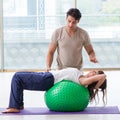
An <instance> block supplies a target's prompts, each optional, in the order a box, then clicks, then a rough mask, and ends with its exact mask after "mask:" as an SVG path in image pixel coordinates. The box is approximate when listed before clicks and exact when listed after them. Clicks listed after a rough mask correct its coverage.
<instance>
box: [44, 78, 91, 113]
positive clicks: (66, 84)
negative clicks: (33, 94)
mask: <svg viewBox="0 0 120 120" xmlns="http://www.w3.org/2000/svg"><path fill="white" fill-rule="evenodd" d="M89 97H90V95H89V91H88V89H87V88H86V87H84V86H82V85H80V84H77V83H75V82H72V81H70V80H62V81H61V82H58V83H56V84H55V85H54V86H53V87H51V88H50V89H49V90H48V91H46V92H45V94H44V98H45V103H46V105H47V107H48V108H49V109H50V110H52V111H64V112H65V111H83V110H84V109H85V108H86V107H87V105H88V103H89Z"/></svg>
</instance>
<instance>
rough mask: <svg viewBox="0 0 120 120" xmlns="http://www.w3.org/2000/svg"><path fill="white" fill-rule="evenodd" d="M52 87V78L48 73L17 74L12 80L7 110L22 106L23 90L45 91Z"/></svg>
mask: <svg viewBox="0 0 120 120" xmlns="http://www.w3.org/2000/svg"><path fill="white" fill-rule="evenodd" d="M53 85H54V77H53V75H52V74H51V73H49V72H45V73H43V72H39V73H37V72H17V73H15V75H14V76H13V78H12V82H11V93H10V101H9V108H16V109H20V107H21V106H23V90H24V89H26V90H38V91H45V90H48V89H49V88H50V87H52V86H53Z"/></svg>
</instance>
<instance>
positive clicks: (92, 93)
mask: <svg viewBox="0 0 120 120" xmlns="http://www.w3.org/2000/svg"><path fill="white" fill-rule="evenodd" d="M98 74H104V72H103V71H98ZM96 84H97V82H94V83H92V84H90V85H88V90H89V93H90V102H92V101H93V100H95V101H96V99H95V98H96V95H97V98H98V102H99V96H98V92H99V90H100V91H101V92H102V94H103V97H102V100H103V103H104V105H105V104H106V101H107V100H105V94H106V87H107V79H105V81H104V82H103V84H102V85H101V86H100V87H99V88H98V89H95V86H96Z"/></svg>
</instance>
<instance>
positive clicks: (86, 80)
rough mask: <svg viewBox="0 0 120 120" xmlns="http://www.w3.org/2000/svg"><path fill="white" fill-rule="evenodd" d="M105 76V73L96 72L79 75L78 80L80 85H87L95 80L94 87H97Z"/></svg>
mask: <svg viewBox="0 0 120 120" xmlns="http://www.w3.org/2000/svg"><path fill="white" fill-rule="evenodd" d="M105 78H106V75H105V74H97V75H94V76H90V77H86V76H81V77H80V78H79V82H80V84H81V85H84V86H88V85H90V84H92V83H94V82H97V84H96V86H95V88H96V89H98V88H99V87H100V86H101V85H102V83H103V82H104V80H105Z"/></svg>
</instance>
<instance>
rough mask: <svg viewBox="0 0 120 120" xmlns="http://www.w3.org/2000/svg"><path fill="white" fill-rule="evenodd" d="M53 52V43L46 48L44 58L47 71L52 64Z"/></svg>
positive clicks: (54, 46) (54, 47) (54, 48)
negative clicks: (45, 56)
mask: <svg viewBox="0 0 120 120" xmlns="http://www.w3.org/2000/svg"><path fill="white" fill-rule="evenodd" d="M55 50H56V45H55V44H54V43H50V45H49V48H48V53H47V58H46V67H47V71H49V70H51V65H52V62H53V57H54V53H55Z"/></svg>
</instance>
